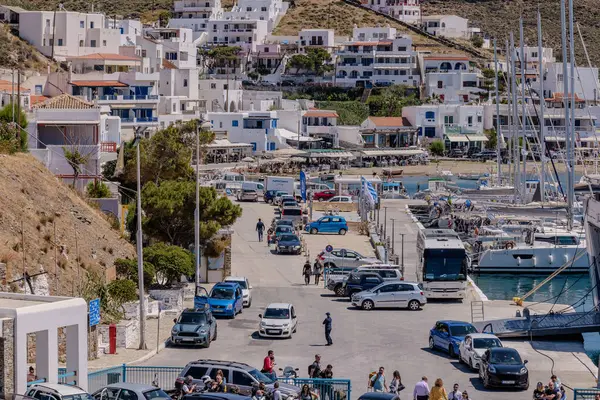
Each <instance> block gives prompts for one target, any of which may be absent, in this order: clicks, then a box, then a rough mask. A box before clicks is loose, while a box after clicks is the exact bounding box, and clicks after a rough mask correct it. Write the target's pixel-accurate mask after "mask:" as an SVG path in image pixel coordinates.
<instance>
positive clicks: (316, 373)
mask: <svg viewBox="0 0 600 400" xmlns="http://www.w3.org/2000/svg"><path fill="white" fill-rule="evenodd" d="M320 376H321V355H320V354H315V361H314V362H313V363H312V364H310V365H309V366H308V377H309V378H319V377H320Z"/></svg>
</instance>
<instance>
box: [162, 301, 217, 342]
mask: <svg viewBox="0 0 600 400" xmlns="http://www.w3.org/2000/svg"><path fill="white" fill-rule="evenodd" d="M173 322H174V323H175V325H174V326H173V328H171V337H170V342H171V344H187V345H202V346H204V347H206V348H208V347H210V342H211V341H213V340H216V339H217V321H216V320H215V318H214V317H213V315H212V312H211V311H210V307H205V308H201V309H194V308H187V309H185V310H183V311H182V313H181V314H179V317H178V318H175V319H174V320H173Z"/></svg>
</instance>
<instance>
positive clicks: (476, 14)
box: [423, 0, 600, 66]
mask: <svg viewBox="0 0 600 400" xmlns="http://www.w3.org/2000/svg"><path fill="white" fill-rule="evenodd" d="M598 4H600V3H599V2H598V0H575V1H574V3H573V6H574V18H575V21H576V22H578V23H579V25H580V27H581V33H582V36H583V39H584V41H585V44H586V46H587V49H588V52H589V53H590V58H591V60H592V64H593V65H600V8H598ZM538 5H539V7H540V12H541V14H542V26H543V35H542V36H543V39H544V45H545V46H547V47H552V48H554V50H555V53H554V54H555V56H557V59H560V53H561V51H562V50H561V49H562V47H561V42H560V36H561V27H560V0H543V1H539V0H423V13H424V14H425V15H428V14H430V15H431V14H455V15H460V16H461V17H464V18H468V19H469V21H470V22H473V23H474V25H475V26H479V27H481V29H482V30H483V31H484V32H485V33H487V34H489V35H491V36H493V37H497V38H498V40H499V43H500V44H501V46H502V47H503V48H504V43H505V40H506V38H507V36H508V35H509V34H510V32H511V31H513V32H514V34H515V38H516V39H517V40H518V38H519V17H520V16H521V14H522V15H523V16H524V32H525V38H526V42H527V43H528V44H530V45H532V46H537V8H538ZM575 40H576V43H575V50H576V53H577V61H578V63H579V65H581V66H587V62H586V61H585V56H584V52H583V46H582V45H581V41H580V40H579V38H578V33H577V28H575Z"/></svg>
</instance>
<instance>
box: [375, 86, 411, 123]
mask: <svg viewBox="0 0 600 400" xmlns="http://www.w3.org/2000/svg"><path fill="white" fill-rule="evenodd" d="M380 90H381V92H380V94H376V95H372V96H370V97H369V100H368V101H367V104H368V106H369V112H370V115H373V116H376V117H401V116H402V108H403V107H408V106H417V105H420V104H421V101H420V100H419V98H418V97H417V96H416V93H415V92H414V91H412V90H411V89H410V88H408V87H407V86H404V85H393V86H390V87H387V88H383V89H380Z"/></svg>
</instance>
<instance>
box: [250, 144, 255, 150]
mask: <svg viewBox="0 0 600 400" xmlns="http://www.w3.org/2000/svg"><path fill="white" fill-rule="evenodd" d="M250 144H251V145H252V151H256V142H250Z"/></svg>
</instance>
